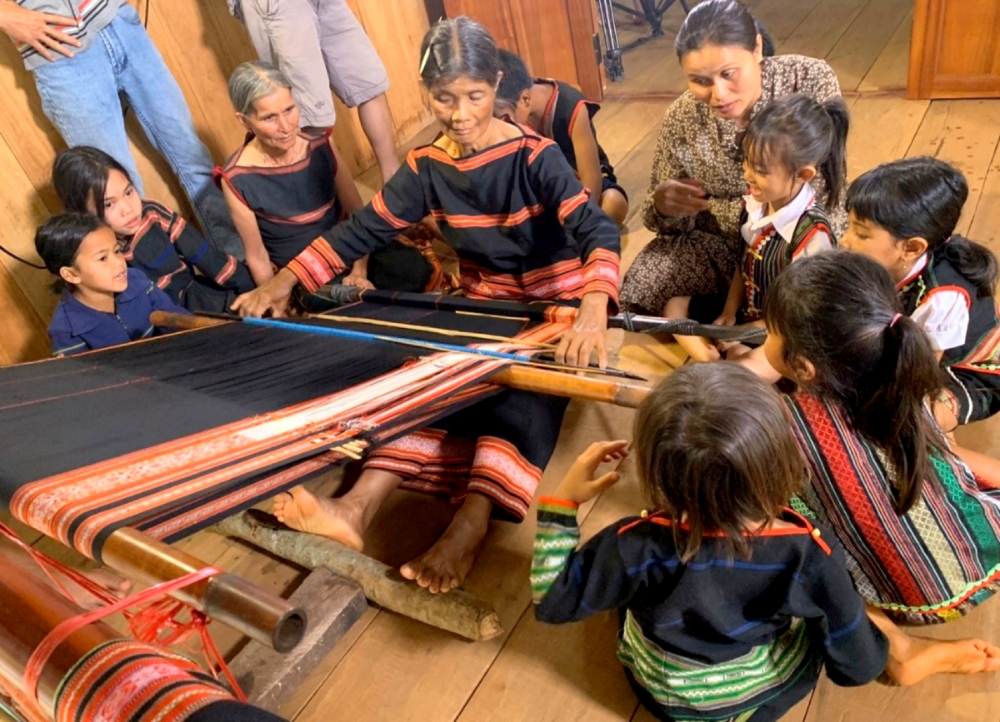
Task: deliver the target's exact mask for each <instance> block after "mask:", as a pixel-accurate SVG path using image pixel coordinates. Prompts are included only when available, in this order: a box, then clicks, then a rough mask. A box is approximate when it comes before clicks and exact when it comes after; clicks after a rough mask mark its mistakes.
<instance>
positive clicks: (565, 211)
mask: <svg viewBox="0 0 1000 722" xmlns="http://www.w3.org/2000/svg"><path fill="white" fill-rule="evenodd" d="M589 198H590V191H588V190H587V189H586V188H584V189H583V190H582V191H580V192H579V193H577V194H576V195H575V196H573V197H572V198H567V199H566V200H564V201H563V202H562V203H560V204H559V223H561V224H563V225H566V218H567V217H568V216H569V214H570V213H572V212H573V211H575V210H576V209H577V208H579V207H580V206H582V205H586V203H587V200H588V199H589Z"/></svg>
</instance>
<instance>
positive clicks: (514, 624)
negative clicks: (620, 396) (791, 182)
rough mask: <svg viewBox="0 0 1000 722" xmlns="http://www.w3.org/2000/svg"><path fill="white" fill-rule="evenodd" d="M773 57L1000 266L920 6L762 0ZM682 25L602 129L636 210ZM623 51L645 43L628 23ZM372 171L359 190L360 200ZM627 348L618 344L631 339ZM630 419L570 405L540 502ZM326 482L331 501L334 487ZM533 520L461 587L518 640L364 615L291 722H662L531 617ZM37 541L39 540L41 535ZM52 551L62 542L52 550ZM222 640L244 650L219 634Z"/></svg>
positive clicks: (868, 711) (378, 547) (631, 489)
mask: <svg viewBox="0 0 1000 722" xmlns="http://www.w3.org/2000/svg"><path fill="white" fill-rule="evenodd" d="M750 5H751V6H752V7H753V8H754V10H755V11H756V12H757V13H758V14H759V15H760V17H762V18H763V20H764V21H765V22H766V23H767V24H768V26H769V27H770V29H771V32H772V33H773V35H774V37H775V40H776V41H777V44H778V49H779V52H782V53H785V52H789V53H792V52H794V53H802V54H805V55H810V56H813V57H824V58H826V59H827V60H828V61H829V62H830V64H831V65H832V66H833V67H834V68H835V69H836V71H837V73H838V75H839V77H840V81H841V85H842V87H843V89H844V94H845V96H846V97H847V100H848V102H849V104H850V105H851V106H852V131H851V138H850V152H849V158H850V173H851V176H852V177H854V176H856V175H857V174H858V173H860V172H862V171H864V170H865V169H867V168H870V167H872V166H874V165H876V164H878V163H880V162H883V161H886V160H890V159H893V158H899V157H902V156H906V155H918V154H930V155H935V156H937V157H939V158H942V159H944V160H947V161H949V162H952V163H954V164H956V165H957V166H958V167H960V168H961V169H962V170H963V171H964V172H965V173H966V175H967V176H968V179H969V182H970V186H971V189H972V193H971V196H970V199H969V202H968V205H967V207H966V212H965V214H964V216H963V219H962V226H961V231H962V232H968V233H970V234H971V236H972V237H973V238H975V239H977V240H979V241H982V242H988V243H990V244H991V245H992V246H993V249H994V250H995V251H998V252H1000V156H998V155H997V153H998V141H1000V100H997V101H940V102H927V101H907V100H905V99H904V98H903V93H902V92H901V91H902V88H903V86H904V85H905V75H906V61H907V48H908V39H909V27H910V22H911V11H910V8H911V6H912V0H754V1H753V2H750ZM680 19H681V11H680V9H679V6H678V7H676V8H673V9H671V11H670V13H669V14H668V17H667V22H665V32H666V37H665V38H661V39H658V40H656V41H654V42H650V43H648V44H646V45H644V46H642V47H641V48H639V49H636V50H634V51H631V52H630V53H628V54H626V55H625V72H626V79H625V81H624V82H622V83H618V84H613V85H611V84H609V88H608V95H609V98H608V100H607V101H606V102H605V103H604V108H603V110H602V111H601V112H600V114H599V115H598V116H597V127H598V132H599V136H600V139H601V142H602V144H603V146H604V148H605V149H606V150H607V152H608V154H609V155H610V157H611V160H612V162H613V163H614V165H615V166H616V168H617V170H618V176H619V179H620V181H621V182H622V183H623V185H624V187H625V188H626V190H627V191H628V193H629V195H630V197H631V198H632V201H633V209H635V208H637V207H638V205H639V203H640V202H641V200H642V197H643V195H644V194H645V190H646V186H647V183H648V179H649V170H650V163H651V160H652V151H653V148H654V146H655V142H656V132H657V127H658V124H659V121H660V119H661V117H662V115H663V112H664V110H665V109H666V107H667V104H668V102H669V98H668V97H666V96H669V95H670V94H672V93H673V94H676V93H677V92H679V91H681V90H683V85H682V81H681V76H680V74H679V72H678V69H677V63H676V58H675V57H674V55H673V52H672V49H671V44H672V38H673V35H674V34H675V33H676V30H677V27H678V24H679V21H680ZM620 30H621V34H622V37H623V42H624V39H625V38H627V37H628V36H629V35H630V34H631V35H632V36H635V34H636V31H635V30H634V29H633V28H632V27H631V26H629V25H628V20H627V19H626V18H622V20H621V22H620ZM376 178H377V173H369V174H366V175H365V176H363V177H362V178H361V179H359V180H360V181H361V185H362V186H363V188H364V190H363V193H364V194H365V195H366V196H370V195H371V194H372V193H373V192H374V184H375V182H376ZM627 226H628V232H627V234H626V235H625V237H624V239H623V241H624V249H625V250H624V262H625V264H627V263H629V262H630V261H631V260H632V259H633V258H634V257H635V254H636V253H637V252H638V251H639V250H640V248H641V247H642V246H643V244H645V243H646V242H648V241H649V240H650V238H651V234H650V233H649V232H648V231H646V230H645V229H643V228H642V225H641V222H640V220H639V219H638V218H636V217H635V216H634V214H633V215H632V216H630V218H629V220H628V223H627ZM613 340H614V343H615V345H616V347H618V348H619V357H620V361H619V365H620V366H622V367H624V368H628V369H630V370H635V371H639V372H641V373H644V374H646V375H648V376H650V377H654V376H659V375H663V374H665V373H668V372H669V369H670V368H671V365H675V364H676V363H677V362H678V358H677V351H676V348H675V347H658V346H656V345H655V344H652V343H650V341H649V339H644V338H639V337H632V336H630V337H629V338H628V339H623V337H622V334H621V333H620V332H614V333H613ZM623 341H624V342H623ZM631 421H632V413H631V412H629V411H626V410H623V409H618V408H612V407H608V406H603V405H598V404H578V403H575V402H574V403H573V404H571V405H570V409H569V412H568V413H567V415H566V420H565V422H564V425H563V430H562V436H561V440H560V443H559V446H558V448H557V450H556V452H555V455H554V456H553V458H552V461H551V463H550V465H549V467H548V468H547V469H546V472H545V475H544V478H543V480H542V484H541V490H540V493H543V494H544V493H546V492H551V491H552V490H553V489H554V487H555V485H556V484H557V483H558V481H559V479H560V477H561V475H562V473H563V472H564V471H565V470H566V469H567V467H568V465H569V464H570V463H571V462H572V461H573V459H574V458H575V455H576V454H577V453H579V452H580V451H581V450H582V449H584V448H585V447H586V446H587V445H588V444H589V443H590V442H592V441H594V440H597V439H607V438H614V437H620V436H622V435H623V434H624V433H626V430H627V429H629V428H630V425H631ZM998 428H1000V425H998V424H993V425H989V424H982V425H978V426H973V427H970V428H968V429H964V430H963V432H962V433H961V436H963V437H964V440H965V442H966V443H967V444H969V445H971V446H973V447H975V448H978V449H980V450H983V451H986V452H991V453H993V454H994V455H1000V435H998V434H997V430H998ZM623 471H624V474H623V480H622V482H621V483H620V484H618V485H617V486H616V487H614V488H612V489H611V490H610V491H608V492H606V493H605V494H604V495H603V496H601V497H600V498H599V499H597V500H596V501H595V502H592V503H590V504H587V505H585V506H584V508H583V509H582V510H581V523H582V527H583V533H584V536H585V537H586V536H588V535H590V534H593V533H594V532H596V531H598V530H599V529H601V528H602V527H603V526H605V525H607V524H609V523H611V522H612V521H614V520H616V519H618V518H620V517H622V516H625V515H629V514H635V513H637V512H638V511H639V510H640V509H641V501H640V499H639V497H638V493H637V486H636V481H635V478H634V475H633V474H632V473H631V467H630V466H629V465H626V467H625V468H624V470H623ZM322 486H323V487H324V489H326V490H331V489H333V488H335V486H336V479H335V478H331V479H328V480H326V481H325V482H324V483H323V484H322ZM450 513H451V510H450V509H449V508H448V507H447V505H445V504H443V503H439V502H436V501H434V500H431V499H428V498H426V497H422V496H419V495H416V494H411V493H407V492H399V493H397V494H396V495H395V496H393V497H391V498H390V500H389V502H388V503H387V504H386V506H385V507H384V509H383V511H382V512H381V513H380V515H379V516H378V518H377V520H376V522H375V524H374V528H373V530H372V532H371V534H370V535H369V539H368V543H369V552H370V553H372V554H373V555H374V556H377V557H379V558H381V559H383V560H385V561H387V562H388V563H392V564H399V563H402V562H405V561H406V560H407V559H408V558H410V557H412V556H413V555H415V554H417V553H419V552H420V551H422V549H423V548H425V547H426V546H427V545H428V544H429V543H430V542H431V541H432V540H433V539H434V538H435V536H436V535H437V533H439V532H440V530H442V529H443V528H444V525H445V524H446V523H447V521H448V518H449V515H450ZM534 531H535V524H534V521H533V517H529V520H528V521H526V522H525V523H524V524H521V525H512V524H505V523H496V524H495V525H494V527H493V529H492V530H491V532H490V536H489V538H488V541H487V545H486V548H485V550H484V552H483V554H482V556H481V557H480V559H479V562H478V564H477V566H476V567H475V569H474V570H473V573H472V575H471V576H470V578H469V579H468V581H467V583H466V585H465V586H466V588H467V589H469V590H470V591H472V592H474V593H475V594H477V595H479V596H481V597H482V598H484V599H488V600H490V601H492V602H493V603H494V605H495V606H496V609H497V611H498V612H499V614H500V617H501V619H502V622H503V624H504V627H505V629H507V630H508V631H507V633H506V634H505V635H504V636H502V637H501V638H499V639H496V640H494V641H491V642H484V643H478V644H472V643H468V642H464V641H461V640H459V639H456V638H454V637H451V636H449V635H447V634H445V633H442V632H438V631H436V630H433V629H430V628H428V627H425V626H423V625H421V624H418V623H416V622H412V621H409V620H407V619H405V618H402V617H399V616H397V615H394V614H392V613H389V612H384V611H380V610H377V609H371V610H369V611H368V612H367V613H366V615H365V616H364V617H363V618H362V619H361V621H360V622H358V624H356V625H355V627H354V628H353V629H352V631H351V632H350V634H349V635H348V637H347V638H346V639H344V640H343V641H342V642H341V644H340V645H339V646H338V647H337V648H336V650H335V651H334V652H333V653H332V654H331V655H330V656H329V657H327V658H326V659H325V660H324V661H323V662H322V664H320V665H319V666H318V667H317V668H316V670H315V671H314V673H313V674H312V676H311V678H310V679H309V680H308V681H307V682H306V683H305V684H303V685H302V686H301V687H300V688H299V689H298V691H297V692H296V694H295V696H294V699H293V700H292V701H291V702H289V703H288V704H287V705H286V706H285V707H284V709H283V710H282V711H281V712H282V714H283V715H284V716H286V717H287V718H289V719H294V720H298V721H300V722H305V721H312V720H315V721H317V722H319V721H322V722H338V721H344V722H348V721H350V722H369V721H371V722H375V721H385V722H405V721H407V720H412V721H414V722H450V721H452V720H458V721H459V722H480V721H483V722H485V721H486V720H494V721H496V722H520V721H522V720H523V721H525V722H528V721H530V722H548V721H551V722H557V721H564V720H566V721H568V720H587V722H605V721H608V722H610V721H612V720H635V721H637V722H651V720H652V719H653V718H652V717H651V716H650V715H649V714H648V713H647V712H645V711H644V710H643V709H641V708H639V707H638V705H637V702H636V699H635V697H634V695H633V694H632V692H631V691H630V689H629V687H628V685H627V683H626V681H625V677H624V676H623V674H622V671H621V667H620V665H619V664H618V662H617V660H616V658H615V653H614V648H615V623H614V620H613V619H612V617H611V615H600V616H597V617H595V618H594V619H592V620H590V621H588V622H586V623H583V624H577V625H567V626H560V627H548V626H543V625H541V624H539V623H537V622H536V621H535V619H534V616H533V614H532V609H531V603H530V592H529V586H528V570H529V566H530V560H531V543H532V538H533V535H534ZM34 537H37V535H34ZM41 545H42V546H45V547H46V548H54V547H55V546H56V545H54V544H51V543H49V542H41ZM181 546H183V547H184V548H186V549H187V550H189V551H190V552H192V553H194V554H195V555H196V556H198V557H200V558H201V559H203V560H204V561H206V562H208V563H212V564H216V565H218V566H220V567H222V568H224V569H226V570H228V571H232V572H235V573H237V574H239V575H241V576H243V577H245V578H246V579H248V580H250V581H252V582H255V583H257V584H259V585H261V586H263V587H265V588H267V589H271V590H275V591H278V592H284V593H290V592H291V590H292V589H294V587H295V586H296V585H297V584H298V583H299V582H300V581H301V579H302V578H303V576H304V575H303V573H302V571H301V570H299V569H297V568H294V567H292V566H290V565H288V564H287V563H284V562H282V561H279V560H277V559H274V558H272V557H269V556H267V555H266V554H262V553H260V552H258V551H254V550H251V549H250V548H249V547H247V546H245V545H243V544H241V543H239V542H235V541H232V540H228V539H224V538H222V537H219V536H216V535H214V534H212V533H209V532H201V533H199V534H196V535H194V536H193V537H191V538H190V539H187V540H185V541H184V542H182V543H181ZM215 634H216V637H217V639H218V640H219V643H220V646H221V647H222V648H223V649H224V650H225V651H227V652H230V653H231V652H233V651H234V650H236V649H237V648H238V647H239V646H240V645H241V640H240V639H239V638H238V637H237V636H236V635H235V634H232V633H230V632H228V631H227V630H226V629H225V628H224V627H221V626H219V627H217V628H216V629H215ZM927 634H929V635H933V636H940V637H947V638H956V637H962V636H968V635H972V634H975V635H981V636H984V637H987V638H989V639H992V640H994V641H997V642H1000V601H994V602H991V603H989V604H987V605H985V607H984V608H981V609H979V610H977V611H975V612H974V613H973V614H972V615H970V616H969V617H967V618H966V619H964V620H962V621H961V622H958V623H954V624H950V625H947V626H945V627H941V628H936V629H934V630H932V631H930V632H927ZM998 718H1000V676H992V677H987V676H979V677H939V678H936V679H931V680H928V681H926V682H924V683H923V684H921V685H919V686H918V687H916V688H912V689H893V688H889V687H886V686H882V685H877V684H872V685H869V686H867V687H864V688H861V689H841V688H837V687H835V686H834V685H832V684H831V683H829V682H828V681H827V680H823V681H821V683H820V685H819V686H818V688H817V690H816V692H815V693H814V694H813V695H812V697H811V698H809V699H807V700H804V701H803V702H802V703H801V704H800V705H799V706H798V707H796V708H795V710H793V712H792V713H790V714H789V715H788V716H787V717H786V718H785V719H786V720H808V721H809V722H820V721H822V722H833V721H834V720H836V721H837V722H849V721H853V720H859V721H863V722H876V721H878V722H889V721H892V720H919V721H920V722H939V721H940V722H943V721H945V720H949V721H950V720H956V721H958V720H961V721H979V720H982V721H985V720H997V719H998Z"/></svg>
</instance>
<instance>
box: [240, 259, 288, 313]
mask: <svg viewBox="0 0 1000 722" xmlns="http://www.w3.org/2000/svg"><path fill="white" fill-rule="evenodd" d="M298 282H299V279H298V278H296V276H295V274H294V273H292V272H291V271H289V270H288V269H287V268H282V269H281V270H280V271H278V273H277V274H276V275H275V276H274V278H272V279H271V280H270V281H268V282H267V283H265V284H263V285H262V286H258V287H257V288H255V289H254V290H252V291H250V292H248V293H244V294H242V295H240V296H238V297H237V298H236V300H235V301H233V305H232V306H230V307H229V308H230V310H232V311H233V312H235V313H238V314H239V315H241V316H250V317H251V318H263V317H264V315H265V314H267V312H268V311H270V312H271V316H273V317H274V318H281V317H282V316H285V315H286V314H287V313H288V302H289V300H290V299H291V297H292V291H293V290H295V285H296V284H297V283H298Z"/></svg>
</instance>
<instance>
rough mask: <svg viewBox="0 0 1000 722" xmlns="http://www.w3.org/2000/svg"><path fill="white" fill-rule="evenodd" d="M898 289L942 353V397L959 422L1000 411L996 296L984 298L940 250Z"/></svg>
mask: <svg viewBox="0 0 1000 722" xmlns="http://www.w3.org/2000/svg"><path fill="white" fill-rule="evenodd" d="M896 288H897V290H898V292H899V298H900V300H901V301H902V302H903V310H904V311H905V312H906V314H907V315H908V316H911V317H912V318H913V320H914V321H916V322H917V323H918V324H919V325H920V326H921V327H922V328H923V329H924V330H925V331H927V335H928V336H929V337H930V339H931V345H932V346H933V347H934V350H936V351H942V352H943V356H942V357H941V366H942V367H943V368H944V371H945V380H946V384H945V389H944V391H943V395H942V398H941V400H942V401H943V402H944V403H945V404H947V405H948V407H949V408H951V410H952V411H953V412H954V414H955V417H956V418H957V419H958V422H959V423H960V424H967V423H969V422H971V421H980V420H982V419H985V418H988V417H990V416H993V415H994V414H996V413H997V412H998V411H1000V311H998V308H997V302H996V301H995V300H994V299H993V297H992V296H987V297H980V296H979V293H978V291H977V290H976V288H975V287H974V286H973V285H972V284H971V283H969V281H968V280H967V279H966V278H965V277H964V276H962V275H961V274H960V273H959V272H958V271H957V270H956V269H955V267H954V266H952V265H951V263H949V262H948V260H947V259H946V258H944V256H943V255H942V254H932V255H931V256H930V257H929V258H928V257H927V256H923V257H921V258H920V259H918V261H917V263H916V265H915V266H914V268H913V270H912V271H911V272H910V274H909V276H908V277H907V278H904V279H903V280H902V281H901V282H900V283H899V284H897V286H896Z"/></svg>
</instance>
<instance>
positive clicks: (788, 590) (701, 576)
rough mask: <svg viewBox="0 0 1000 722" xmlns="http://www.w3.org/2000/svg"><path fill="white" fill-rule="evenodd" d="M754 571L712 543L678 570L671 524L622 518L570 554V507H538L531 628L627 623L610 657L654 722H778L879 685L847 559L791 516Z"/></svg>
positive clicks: (875, 634) (873, 633) (761, 543)
mask: <svg viewBox="0 0 1000 722" xmlns="http://www.w3.org/2000/svg"><path fill="white" fill-rule="evenodd" d="M782 518H783V519H784V520H785V521H788V522H791V523H792V524H794V525H795V528H780V529H778V528H775V529H766V530H764V531H762V532H760V533H759V534H758V535H757V536H756V537H755V538H754V539H753V543H752V547H751V555H750V558H749V559H744V558H740V557H737V558H735V559H733V558H730V556H729V555H728V553H727V549H726V547H725V545H724V544H723V543H722V540H721V539H720V538H718V536H717V535H712V534H706V535H705V537H704V538H703V539H702V545H701V548H700V549H699V550H698V553H697V555H696V556H695V557H694V558H693V559H691V560H689V561H687V562H684V561H681V559H680V557H679V555H678V553H677V548H676V546H675V544H674V534H673V529H672V528H671V525H670V520H669V519H667V518H665V517H663V516H662V515H660V514H657V513H654V514H650V515H648V516H646V517H644V518H635V517H633V518H631V519H622V520H621V521H619V522H617V523H615V524H612V525H611V526H609V527H607V528H606V529H604V530H603V531H601V532H598V534H597V535H596V536H595V537H594V538H593V539H591V540H590V541H588V542H587V543H586V544H584V545H583V546H582V547H580V548H579V549H578V548H577V546H578V544H579V542H580V527H579V526H578V524H577V519H576V505H575V504H573V503H572V502H568V501H564V500H560V499H555V498H548V497H543V498H542V499H540V500H539V506H538V533H537V535H536V537H535V553H534V559H533V561H532V565H531V591H532V596H533V598H534V601H535V604H536V607H535V616H536V617H537V618H538V619H539V620H541V621H543V622H550V623H561V622H572V621H578V620H581V619H585V618H586V617H589V616H591V615H593V614H595V613H597V612H600V611H604V610H611V609H618V610H622V612H623V620H622V632H621V636H620V639H619V643H618V658H619V660H620V661H621V662H622V664H623V665H625V668H626V674H627V675H628V678H629V681H630V682H631V683H632V686H633V688H634V689H635V691H636V694H637V695H638V696H639V699H640V700H641V701H642V702H643V704H644V705H645V706H646V707H647V708H648V709H649V710H650V712H652V713H653V715H654V716H655V717H657V718H658V719H661V720H675V719H676V720H701V719H704V720H716V721H721V720H740V721H741V722H742V720H750V721H751V722H769V721H770V720H777V719H779V718H780V717H781V716H782V715H783V714H784V713H785V712H787V711H788V710H789V709H790V708H791V707H792V706H793V705H794V704H795V703H796V702H797V701H798V700H800V699H802V698H803V697H805V696H806V695H807V694H808V693H809V691H810V690H812V688H813V687H814V686H815V684H816V680H817V679H818V677H819V673H820V670H821V669H822V668H823V667H824V666H825V667H826V673H827V676H829V677H830V679H831V680H832V681H833V682H835V683H836V684H840V685H846V686H853V685H861V684H865V683H866V682H870V681H871V680H873V679H875V678H876V677H878V675H879V674H881V672H882V670H883V668H884V667H885V664H886V661H887V658H888V642H887V640H886V639H885V637H884V636H882V633H881V632H880V631H879V630H878V629H877V628H876V627H875V626H874V625H873V624H872V623H871V622H869V620H868V617H867V615H866V614H865V605H864V602H863V601H862V600H861V598H860V597H859V596H858V593H857V592H856V591H854V586H853V584H852V583H851V577H850V575H849V574H848V571H847V566H846V557H845V555H844V551H843V549H841V548H840V545H839V544H838V543H837V542H836V540H835V537H834V536H833V535H832V534H830V533H828V532H827V531H826V530H825V529H822V530H821V529H819V528H817V527H815V526H814V525H813V524H812V523H811V522H810V521H809V520H807V519H805V518H804V517H801V516H799V515H798V514H796V513H794V512H792V511H791V510H786V512H785V513H784V514H783V515H782Z"/></svg>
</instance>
